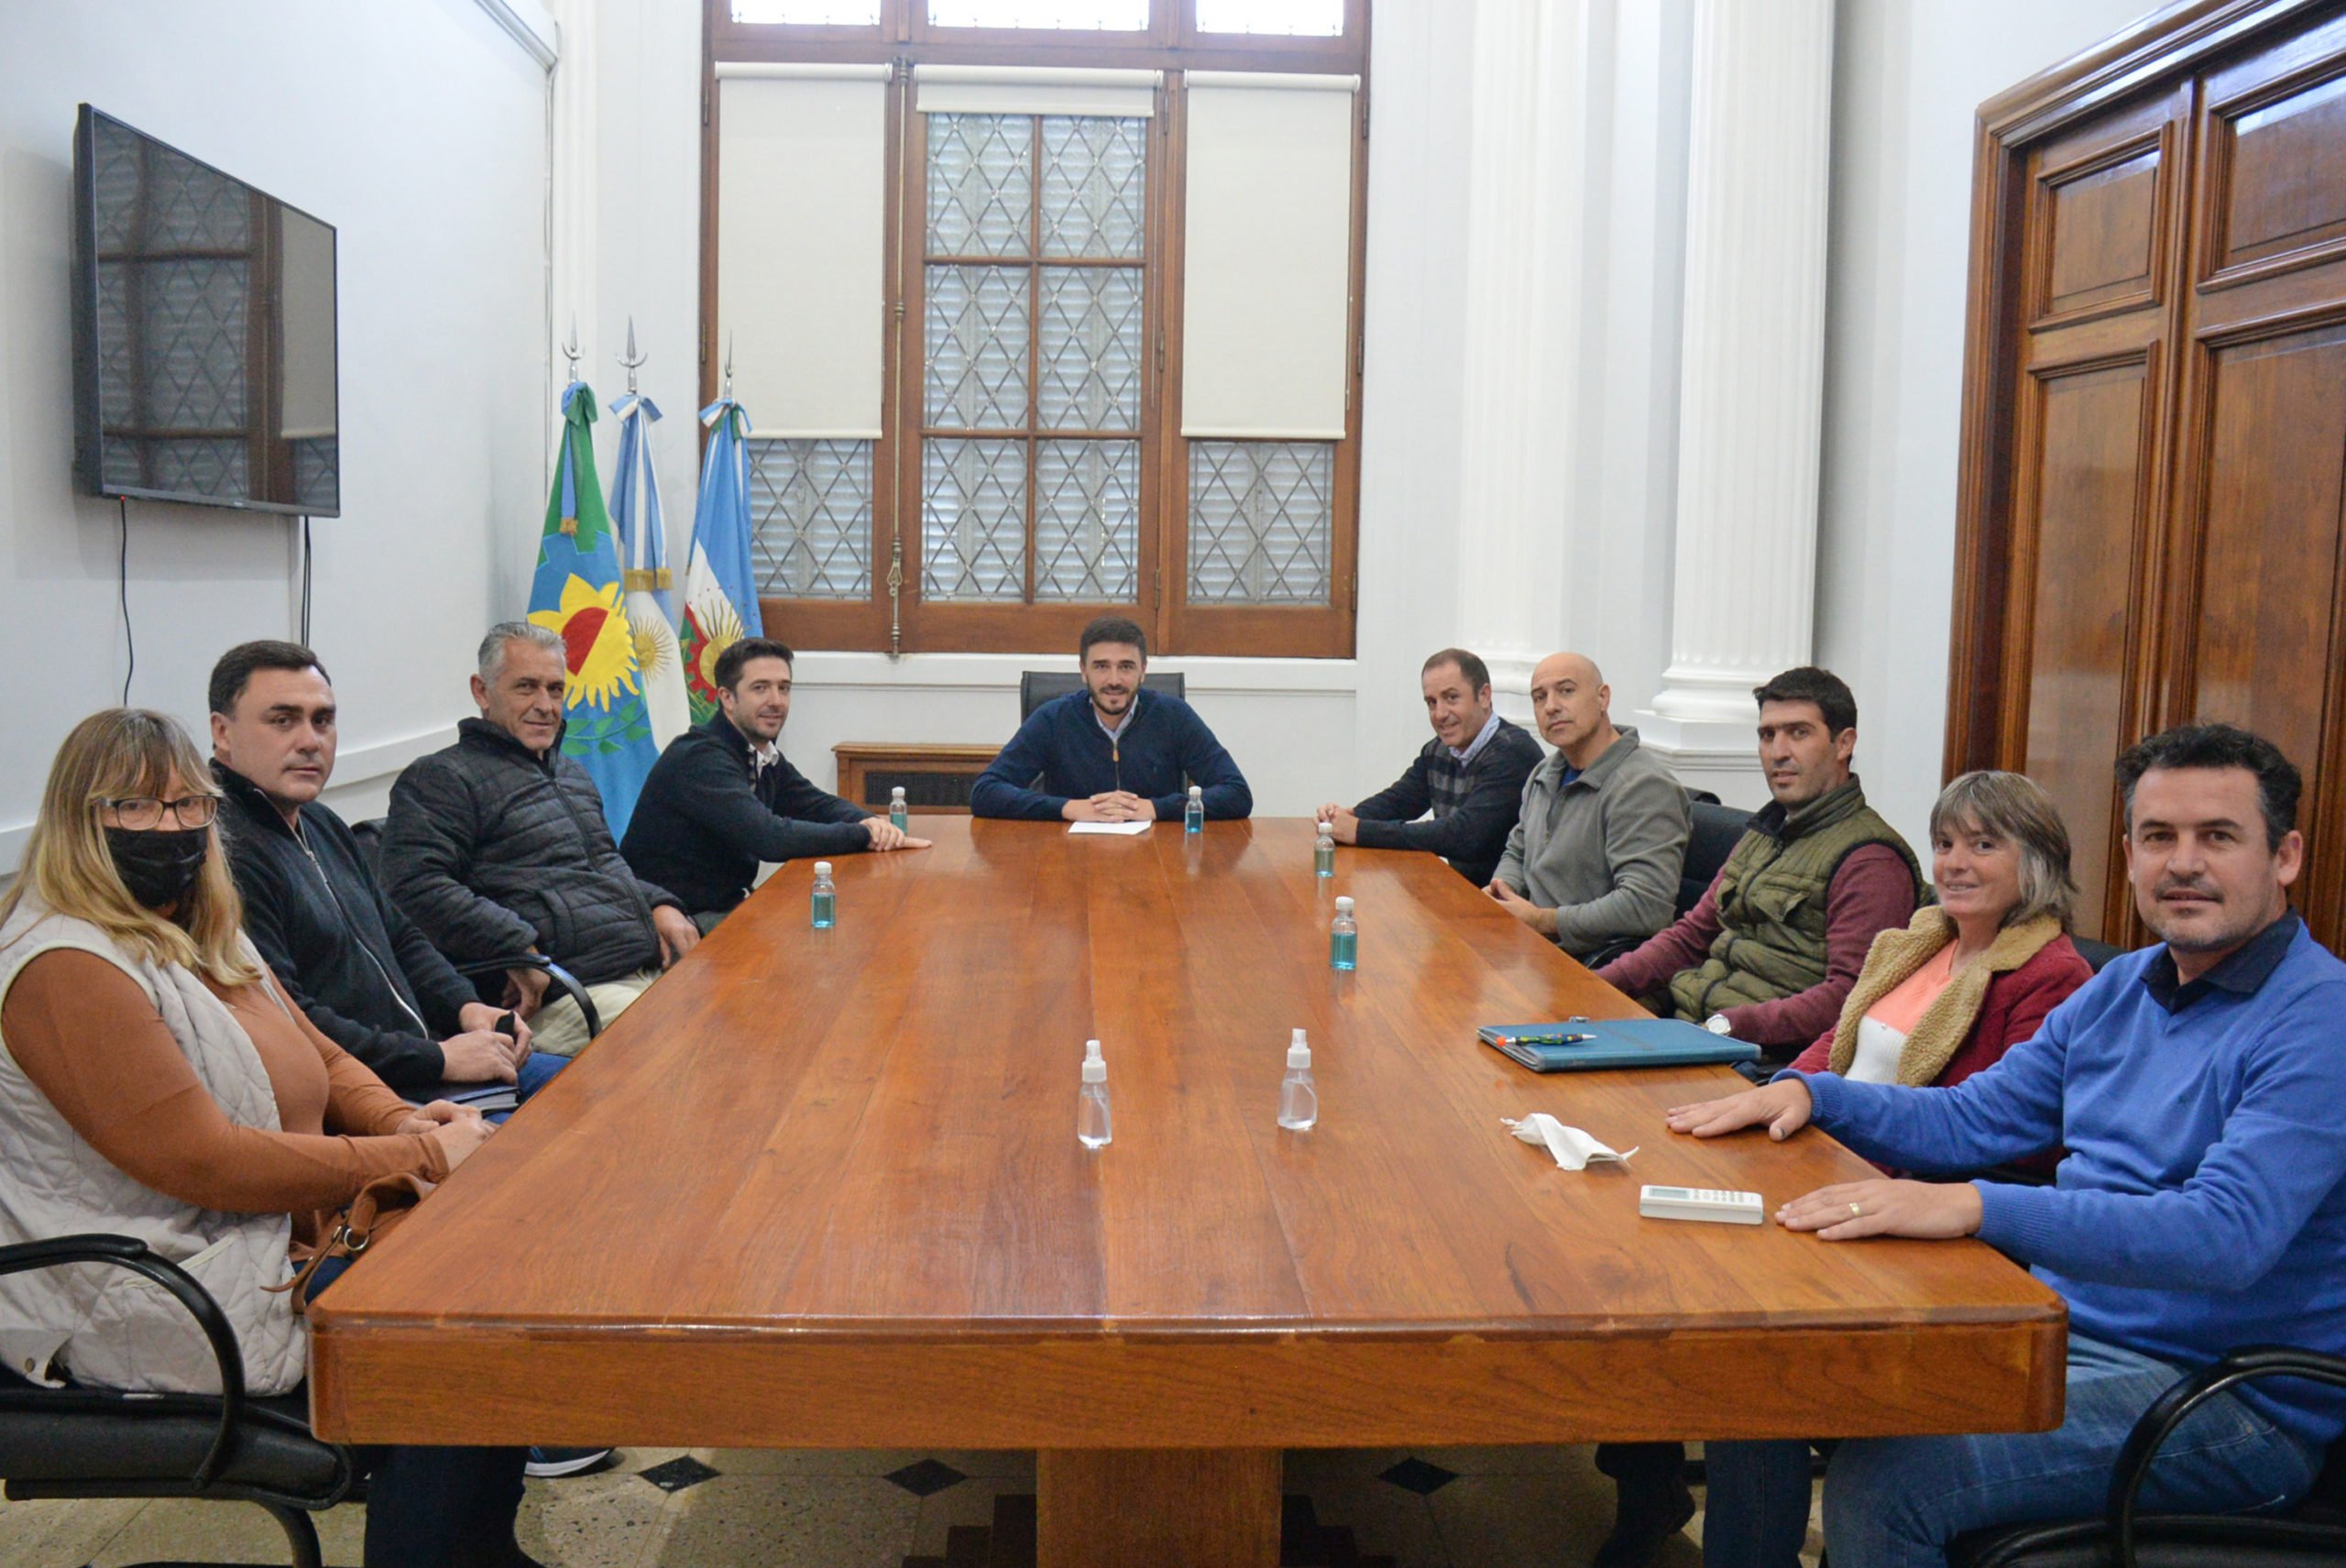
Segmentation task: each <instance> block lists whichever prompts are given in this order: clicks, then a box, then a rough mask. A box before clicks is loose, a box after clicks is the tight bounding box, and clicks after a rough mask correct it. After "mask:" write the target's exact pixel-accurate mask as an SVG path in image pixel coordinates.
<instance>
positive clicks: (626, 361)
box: [619, 315, 651, 396]
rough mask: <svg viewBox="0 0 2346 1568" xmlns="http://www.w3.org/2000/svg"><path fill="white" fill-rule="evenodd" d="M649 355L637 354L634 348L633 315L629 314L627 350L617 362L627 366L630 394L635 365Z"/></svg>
mask: <svg viewBox="0 0 2346 1568" xmlns="http://www.w3.org/2000/svg"><path fill="white" fill-rule="evenodd" d="M650 357H651V356H650V355H648V354H638V353H637V352H636V350H635V317H633V316H632V315H630V316H629V317H628V318H627V352H626V353H625V354H622V355H620V356H619V363H620V364H621V365H624V366H626V367H627V389H628V393H629V395H630V396H633V395H634V392H635V372H636V367H639V366H641V364H642V363H643V362H644V361H645V360H646V359H649V358H650Z"/></svg>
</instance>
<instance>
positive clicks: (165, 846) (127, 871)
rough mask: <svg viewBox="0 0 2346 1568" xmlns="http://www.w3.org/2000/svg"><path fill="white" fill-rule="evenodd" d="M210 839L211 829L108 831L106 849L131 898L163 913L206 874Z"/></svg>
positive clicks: (113, 829)
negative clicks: (145, 831) (164, 907)
mask: <svg viewBox="0 0 2346 1568" xmlns="http://www.w3.org/2000/svg"><path fill="white" fill-rule="evenodd" d="M211 839H212V829H210V828H157V829H155V830H154V831H152V832H147V833H141V832H137V831H135V830H133V829H131V828H107V829H106V849H107V850H109V851H110V852H111V853H112V854H113V856H114V869H115V871H116V872H120V873H121V875H122V885H123V886H125V887H126V888H128V889H129V890H130V896H131V897H133V898H135V899H137V901H138V902H139V903H141V904H143V905H146V906H147V907H148V908H149V909H160V908H161V907H162V906H163V905H166V904H177V903H178V902H179V901H180V900H181V899H182V898H185V897H186V896H187V895H188V890H189V889H191V888H192V887H194V886H195V879H196V878H197V877H198V876H199V875H201V874H202V873H203V857H204V856H205V855H206V854H208V853H209V852H210V851H211V849H212V844H211Z"/></svg>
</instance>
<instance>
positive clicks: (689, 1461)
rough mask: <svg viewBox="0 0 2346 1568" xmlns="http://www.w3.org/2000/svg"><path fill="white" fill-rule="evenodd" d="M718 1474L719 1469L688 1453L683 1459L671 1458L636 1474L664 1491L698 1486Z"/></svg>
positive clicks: (678, 1490)
mask: <svg viewBox="0 0 2346 1568" xmlns="http://www.w3.org/2000/svg"><path fill="white" fill-rule="evenodd" d="M636 1476H637V1478H638V1479H640V1480H644V1481H649V1482H651V1483H652V1485H653V1486H657V1487H659V1488H660V1489H661V1490H662V1491H663V1492H681V1491H683V1490H684V1489H685V1487H687V1486H699V1485H700V1484H701V1483H702V1482H703V1481H713V1480H715V1479H716V1478H717V1476H718V1471H717V1470H715V1469H714V1468H712V1467H711V1466H709V1465H707V1464H702V1463H701V1462H700V1461H699V1460H697V1459H695V1458H694V1457H693V1456H692V1455H691V1454H689V1453H688V1454H685V1456H684V1457H683V1458H681V1459H671V1460H670V1461H668V1462H667V1463H666V1464H655V1465H653V1466H652V1468H651V1469H649V1470H639V1471H637V1472H636Z"/></svg>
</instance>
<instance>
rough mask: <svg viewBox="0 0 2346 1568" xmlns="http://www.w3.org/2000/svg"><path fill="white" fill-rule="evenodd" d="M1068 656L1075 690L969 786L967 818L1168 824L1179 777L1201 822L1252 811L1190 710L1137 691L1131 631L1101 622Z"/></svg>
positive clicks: (1177, 810) (1137, 634)
mask: <svg viewBox="0 0 2346 1568" xmlns="http://www.w3.org/2000/svg"><path fill="white" fill-rule="evenodd" d="M1076 657H1077V660H1078V663H1079V666H1080V668H1081V670H1082V672H1083V690H1081V691H1080V692H1069V693H1068V694H1067V696H1062V697H1054V698H1053V699H1051V700H1050V701H1049V702H1047V703H1045V704H1043V706H1042V707H1038V708H1036V710H1035V711H1034V712H1033V713H1032V714H1031V715H1029V716H1028V718H1027V719H1026V722H1025V723H1024V724H1022V725H1020V726H1019V727H1018V733H1017V734H1015V735H1014V736H1012V737H1011V738H1010V744H1009V745H1007V746H1004V747H1003V749H1002V754H1001V755H1000V756H998V757H996V758H994V760H993V762H992V765H991V766H989V767H988V768H987V769H986V771H985V772H984V773H981V774H979V775H978V782H977V783H976V784H974V785H973V786H971V788H970V811H971V813H972V814H974V815H976V816H979V817H1025V818H1026V819H1028V820H1030V821H1039V822H1051V821H1058V820H1060V819H1062V818H1063V819H1065V820H1067V821H1069V822H1151V821H1155V820H1157V819H1158V818H1160V817H1173V818H1176V819H1178V817H1180V815H1181V811H1182V808H1183V806H1185V805H1186V804H1187V803H1188V797H1189V788H1188V784H1185V783H1184V782H1183V780H1184V779H1185V778H1186V779H1187V780H1188V783H1189V784H1197V785H1198V786H1199V787H1200V789H1202V790H1203V791H1204V795H1205V807H1206V815H1207V816H1208V817H1217V818H1220V817H1244V816H1246V815H1247V814H1249V813H1250V812H1252V811H1253V810H1254V809H1255V796H1254V795H1253V793H1252V792H1251V791H1249V790H1248V789H1247V787H1246V777H1245V775H1244V773H1240V772H1239V771H1238V764H1237V763H1236V762H1232V761H1231V760H1230V753H1229V752H1227V751H1223V750H1222V742H1221V741H1219V740H1215V739H1214V738H1213V731H1212V730H1211V729H1207V728H1206V722H1205V720H1204V719H1202V718H1199V717H1198V715H1197V711H1196V710H1195V709H1194V708H1192V707H1190V706H1189V704H1188V703H1186V702H1183V701H1182V700H1181V699H1180V698H1179V697H1178V696H1161V695H1159V694H1157V693H1156V692H1149V693H1146V694H1144V693H1143V692H1142V691H1141V682H1142V681H1143V680H1145V679H1146V678H1147V674H1148V636H1147V634H1146V632H1144V631H1142V630H1141V629H1140V628H1139V627H1138V626H1137V625H1135V623H1133V622H1132V621H1130V620H1125V619H1124V617H1122V616H1115V615H1103V616H1102V617H1101V618H1100V619H1099V620H1094V621H1093V622H1092V623H1091V625H1089V626H1087V627H1085V628H1084V629H1083V638H1082V641H1080V643H1079V644H1078V646H1077V651H1076ZM1038 777H1039V781H1040V784H1041V786H1042V787H1040V788H1039V789H1038V788H1035V787H1033V786H1034V785H1035V784H1036V782H1037V779H1038Z"/></svg>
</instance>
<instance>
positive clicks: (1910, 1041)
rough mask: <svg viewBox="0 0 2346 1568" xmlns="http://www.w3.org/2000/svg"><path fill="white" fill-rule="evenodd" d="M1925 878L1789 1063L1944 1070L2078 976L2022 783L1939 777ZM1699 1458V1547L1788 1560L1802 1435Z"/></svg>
mask: <svg viewBox="0 0 2346 1568" xmlns="http://www.w3.org/2000/svg"><path fill="white" fill-rule="evenodd" d="M1931 879H1932V881H1933V882H1934V883H1936V884H1937V890H1938V903H1937V904H1936V905H1927V906H1925V907H1924V908H1922V909H1919V910H1917V911H1916V912H1915V914H1914V918H1913V923H1912V924H1910V925H1909V926H1908V927H1906V928H1905V929H1904V930H1902V931H1897V930H1891V931H1884V932H1883V933H1881V935H1880V936H1878V937H1876V938H1874V939H1873V946H1872V947H1871V948H1869V949H1867V952H1866V964H1865V968H1864V969H1863V970H1859V971H1858V983H1857V985H1856V986H1855V987H1854V988H1853V989H1852V990H1851V991H1850V992H1849V999H1848V1001H1847V1002H1846V1003H1843V1004H1842V1007H1841V1021H1840V1022H1839V1023H1838V1024H1836V1025H1834V1026H1833V1028H1832V1029H1831V1030H1830V1031H1828V1032H1827V1033H1825V1035H1823V1036H1820V1037H1819V1038H1818V1039H1817V1041H1816V1043H1815V1044H1814V1045H1813V1046H1811V1047H1808V1049H1807V1050H1805V1051H1803V1053H1802V1054H1801V1056H1800V1058H1799V1059H1798V1060H1797V1061H1795V1062H1793V1063H1792V1067H1793V1069H1795V1070H1797V1071H1801V1072H1824V1071H1831V1072H1837V1073H1839V1074H1841V1075H1842V1076H1844V1077H1846V1078H1854V1079H1861V1080H1865V1081H1868V1082H1871V1083H1903V1084H1909V1085H1930V1084H1940V1085H1945V1084H1951V1083H1959V1082H1961V1081H1962V1080H1964V1079H1967V1078H1968V1077H1970V1076H1971V1075H1972V1074H1973V1073H1975V1072H1979V1071H1981V1070H1982V1069H1987V1068H1990V1067H1993V1066H1994V1065H1995V1064H1996V1063H1997V1062H1998V1061H2001V1059H2002V1058H2003V1055H2004V1053H2005V1052H2006V1051H2008V1050H2010V1049H2011V1048H2012V1047H2014V1046H2016V1045H2018V1044H2020V1043H2021V1042H2022V1041H2023V1040H2025V1039H2027V1038H2028V1037H2029V1036H2032V1035H2034V1034H2035V1033H2036V1029H2037V1025H2040V1024H2042V1023H2044V1022H2045V1014H2048V1013H2050V1012H2052V1011H2053V1009H2054V1008H2055V1007H2057V1006H2059V1005H2060V1004H2061V1003H2063V1002H2064V1001H2066V999H2067V998H2068V995H2069V993H2070V992H2074V991H2076V990H2077V987H2079V986H2081V985H2083V984H2084V983H2085V982H2086V981H2088V980H2090V979H2091V978H2092V977H2093V970H2091V968H2090V967H2088V965H2087V963H2086V960H2085V959H2084V958H2083V957H2082V956H2081V955H2079V953H2078V952H2077V945H2076V944H2075V943H2073V942H2071V941H2070V940H2069V938H2068V937H2067V935H2066V927H2067V925H2068V920H2069V907H2070V905H2071V904H2072V903H2074V902H2075V900H2076V898H2077V883H2076V882H2075V881H2074V880H2073V879H2072V878H2071V876H2070V874H2069V831H2068V829H2067V828H2065V827H2063V826H2062V823H2061V814H2060V813H2059V812H2058V811H2057V810H2055V808H2054V806H2053V801H2052V797H2051V796H2049V795H2046V794H2045V791H2044V790H2043V789H2041V788H2039V787H2038V786H2037V784H2035V782H2034V781H2033V780H2031V779H2027V778H2023V776H2022V775H2020V774H2019V773H1987V772H1982V773H1966V774H1964V775H1963V776H1962V777H1961V778H1958V779H1957V780H1956V781H1955V782H1954V783H1953V784H1948V785H1947V786H1946V789H1944V790H1942V791H1941V792H1940V793H1939V798H1938V801H1937V803H1936V804H1935V805H1934V806H1932V807H1931ZM1677 1115H1678V1113H1676V1112H1672V1118H1673V1123H1672V1124H1673V1125H1675V1124H1676V1123H1675V1118H1676V1116H1677ZM2051 1157H2052V1151H2050V1150H2048V1151H2046V1158H2047V1168H2048V1169H2049V1168H2050V1160H2051ZM1705 1458H1706V1460H1707V1462H1708V1465H1707V1468H1708V1474H1709V1476H1710V1491H1709V1497H1708V1500H1707V1508H1706V1511H1705V1516H1704V1523H1703V1561H1704V1562H1705V1563H1706V1564H1709V1565H1711V1568H1727V1565H1734V1568H1796V1565H1797V1564H1798V1563H1799V1561H1800V1552H1801V1548H1802V1546H1803V1544H1804V1542H1805V1539H1806V1536H1807V1533H1808V1494H1809V1473H1808V1444H1807V1443H1805V1442H1796V1441H1789V1440H1787V1441H1777V1442H1717V1443H1712V1444H1710V1445H1709V1446H1708V1448H1707V1450H1706V1452H1705Z"/></svg>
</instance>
